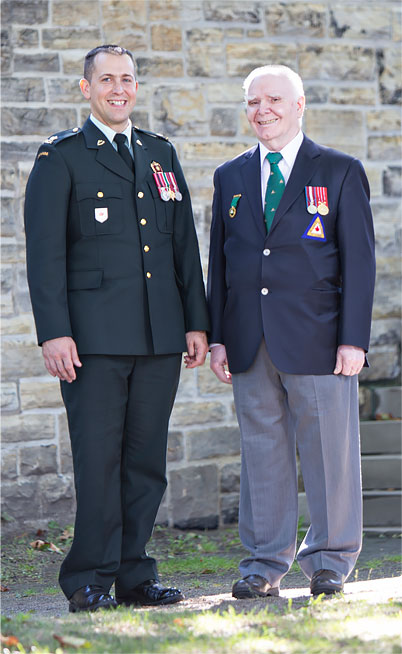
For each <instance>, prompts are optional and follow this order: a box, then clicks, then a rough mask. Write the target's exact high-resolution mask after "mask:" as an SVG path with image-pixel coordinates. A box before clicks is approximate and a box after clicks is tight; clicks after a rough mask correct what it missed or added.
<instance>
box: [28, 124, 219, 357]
mask: <svg viewBox="0 0 402 654" xmlns="http://www.w3.org/2000/svg"><path fill="white" fill-rule="evenodd" d="M132 146H133V150H134V161H135V173H133V172H132V171H131V170H130V169H129V168H128V167H127V165H126V164H125V162H124V161H123V159H122V158H121V156H120V155H119V154H118V153H117V152H116V151H115V150H114V148H113V146H112V145H111V144H110V142H109V141H108V140H107V139H106V137H105V136H104V134H103V133H102V132H101V131H100V130H99V129H98V128H97V127H96V126H95V125H94V124H93V123H92V122H91V121H90V120H89V119H88V120H87V121H86V123H85V124H84V126H83V128H82V129H79V128H75V129H73V130H67V131H66V132H62V133H60V134H57V135H55V136H53V137H51V138H50V139H48V140H47V141H45V143H43V144H42V146H41V147H40V149H39V151H38V154H37V158H36V161H35V164H34V167H33V170H32V172H31V175H30V178H29V181H28V185H27V190H26V201H25V225H26V235H27V266H28V280H29V286H30V291H31V298H32V304H33V311H34V316H35V321H36V327H37V334H38V340H39V343H42V342H44V341H46V340H49V339H53V338H57V337H61V336H71V337H73V338H74V340H75V341H76V343H77V348H78V352H79V353H80V354H114V355H120V354H124V355H129V354H135V355H146V354H168V353H175V352H182V351H184V350H185V349H186V342H185V332H187V331H192V330H205V329H207V328H208V318H207V310H206V304H205V302H204V297H205V294H204V289H203V280H202V272H201V266H200V259H199V251H198V244H197V240H196V234H195V229H194V223H193V217H192V211H191V204H190V197H189V193H188V189H187V186H186V182H185V180H184V177H183V173H182V170H181V167H180V164H179V162H178V159H177V155H176V152H175V149H174V147H173V146H172V144H171V143H169V142H168V141H167V140H166V139H164V138H163V137H159V136H157V135H156V134H152V133H149V132H143V131H142V130H138V129H137V128H134V129H133V134H132ZM154 161H155V162H157V163H159V164H160V166H161V167H162V169H163V170H164V171H165V172H170V171H173V172H174V174H175V177H176V180H177V183H178V187H179V190H180V192H181V193H182V196H183V198H182V200H181V201H178V200H174V201H173V200H169V201H168V202H165V201H163V200H162V199H161V198H160V196H159V192H158V189H157V185H156V182H155V180H154V178H153V171H152V169H151V163H152V162H154Z"/></svg>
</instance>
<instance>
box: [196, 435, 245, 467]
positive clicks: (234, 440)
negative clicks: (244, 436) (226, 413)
mask: <svg viewBox="0 0 402 654" xmlns="http://www.w3.org/2000/svg"><path fill="white" fill-rule="evenodd" d="M186 439H187V451H188V458H189V460H190V461H196V460H199V459H210V458H214V457H217V456H231V455H235V454H240V432H239V428H238V427H216V428H212V429H208V430H205V429H204V430H198V429H197V430H194V431H190V432H188V433H187V434H186Z"/></svg>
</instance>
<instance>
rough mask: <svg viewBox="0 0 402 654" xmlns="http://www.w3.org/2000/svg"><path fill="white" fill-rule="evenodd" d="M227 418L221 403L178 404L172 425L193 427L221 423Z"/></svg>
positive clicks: (173, 414)
mask: <svg viewBox="0 0 402 654" xmlns="http://www.w3.org/2000/svg"><path fill="white" fill-rule="evenodd" d="M225 417H226V410H225V407H224V406H223V405H222V404H220V402H190V401H188V402H183V403H182V402H176V404H175V405H174V408H173V412H172V417H171V420H170V424H171V425H172V426H174V427H176V426H180V427H184V426H186V425H188V426H192V425H194V424H200V425H201V424H204V423H206V422H221V421H222V420H224V419H225Z"/></svg>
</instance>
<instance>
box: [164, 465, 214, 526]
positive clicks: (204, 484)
mask: <svg viewBox="0 0 402 654" xmlns="http://www.w3.org/2000/svg"><path fill="white" fill-rule="evenodd" d="M169 483H170V504H171V507H172V518H173V524H174V526H175V527H177V528H179V529H215V528H216V527H217V526H218V523H219V518H218V470H217V467H216V466H214V465H207V466H194V467H188V468H185V469H182V470H172V471H171V473H170V482H169Z"/></svg>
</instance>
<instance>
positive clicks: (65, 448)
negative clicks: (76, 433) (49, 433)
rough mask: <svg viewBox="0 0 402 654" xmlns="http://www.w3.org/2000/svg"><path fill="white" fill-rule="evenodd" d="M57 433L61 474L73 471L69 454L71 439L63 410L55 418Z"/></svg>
mask: <svg viewBox="0 0 402 654" xmlns="http://www.w3.org/2000/svg"><path fill="white" fill-rule="evenodd" d="M56 423H57V433H58V435H59V451H60V472H61V473H62V474H63V475H66V474H71V473H72V472H73V459H72V454H71V441H70V434H69V432H68V423H67V415H66V413H65V412H63V413H61V414H59V415H58V416H57V418H56Z"/></svg>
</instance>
